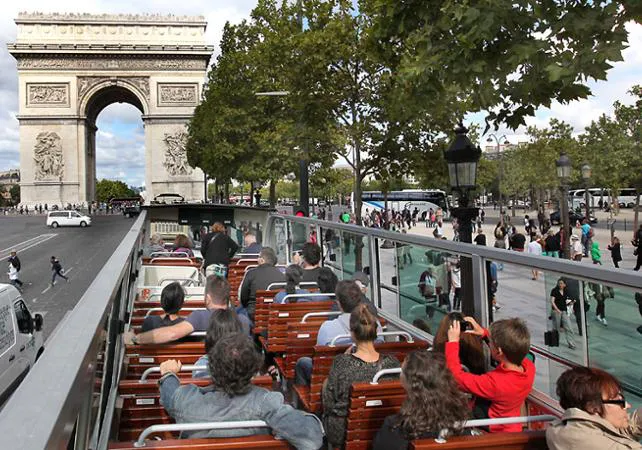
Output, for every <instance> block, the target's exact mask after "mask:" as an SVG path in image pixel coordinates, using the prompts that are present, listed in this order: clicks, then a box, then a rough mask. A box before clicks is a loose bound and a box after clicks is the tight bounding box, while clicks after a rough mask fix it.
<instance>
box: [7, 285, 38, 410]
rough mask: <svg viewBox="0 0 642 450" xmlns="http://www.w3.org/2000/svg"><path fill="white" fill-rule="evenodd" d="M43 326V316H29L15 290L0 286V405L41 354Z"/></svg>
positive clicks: (10, 286) (23, 302) (9, 286)
mask: <svg viewBox="0 0 642 450" xmlns="http://www.w3.org/2000/svg"><path fill="white" fill-rule="evenodd" d="M42 324H43V319H42V316H41V315H40V314H36V315H35V316H33V317H32V316H31V313H30V312H29V309H28V308H27V305H26V304H25V301H24V300H23V299H22V296H21V295H20V292H18V290H17V289H16V288H15V287H13V286H12V285H10V284H2V283H0V405H2V404H3V403H4V401H5V400H6V399H7V398H9V396H10V395H11V394H12V393H13V391H15V390H16V388H17V387H18V385H19V384H20V382H21V381H22V380H23V379H24V377H26V376H27V373H28V372H29V369H31V367H32V366H33V365H34V363H35V362H36V360H37V359H38V357H39V356H40V355H41V354H42V352H43V351H44V346H43V342H42Z"/></svg>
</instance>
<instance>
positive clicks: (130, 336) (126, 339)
mask: <svg viewBox="0 0 642 450" xmlns="http://www.w3.org/2000/svg"><path fill="white" fill-rule="evenodd" d="M134 336H136V333H134V332H133V331H132V330H127V331H125V332H124V333H123V343H124V344H125V345H133V344H134Z"/></svg>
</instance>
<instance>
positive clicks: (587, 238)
mask: <svg viewBox="0 0 642 450" xmlns="http://www.w3.org/2000/svg"><path fill="white" fill-rule="evenodd" d="M581 228H582V246H583V247H584V256H588V255H589V252H590V251H591V248H592V245H591V238H592V237H593V229H592V228H591V225H590V224H589V223H588V220H586V219H584V220H582V227H581Z"/></svg>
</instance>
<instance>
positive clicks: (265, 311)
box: [254, 289, 279, 334]
mask: <svg viewBox="0 0 642 450" xmlns="http://www.w3.org/2000/svg"><path fill="white" fill-rule="evenodd" d="M278 292H279V291H278V290H271V291H266V290H263V289H258V290H257V291H256V294H255V299H256V304H255V307H254V333H255V334H260V333H262V332H264V331H267V322H268V315H269V310H270V306H271V305H272V304H273V303H274V296H275V295H276V294H277V293H278Z"/></svg>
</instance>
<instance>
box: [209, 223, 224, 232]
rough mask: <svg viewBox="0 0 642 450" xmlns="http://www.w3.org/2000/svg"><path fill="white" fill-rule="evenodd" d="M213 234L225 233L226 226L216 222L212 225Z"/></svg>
mask: <svg viewBox="0 0 642 450" xmlns="http://www.w3.org/2000/svg"><path fill="white" fill-rule="evenodd" d="M212 233H225V225H223V224H222V223H221V222H214V224H213V225H212Z"/></svg>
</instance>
